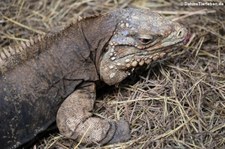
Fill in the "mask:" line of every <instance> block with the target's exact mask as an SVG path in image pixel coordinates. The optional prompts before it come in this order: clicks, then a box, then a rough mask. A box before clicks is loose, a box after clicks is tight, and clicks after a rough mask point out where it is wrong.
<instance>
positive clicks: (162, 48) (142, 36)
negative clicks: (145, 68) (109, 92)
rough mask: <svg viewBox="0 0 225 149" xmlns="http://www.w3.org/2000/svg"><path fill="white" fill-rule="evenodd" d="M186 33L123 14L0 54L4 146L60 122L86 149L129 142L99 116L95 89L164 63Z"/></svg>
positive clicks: (122, 130) (145, 14)
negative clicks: (160, 61)
mask: <svg viewBox="0 0 225 149" xmlns="http://www.w3.org/2000/svg"><path fill="white" fill-rule="evenodd" d="M186 38H187V30H186V29H185V28H184V27H183V26H181V25H179V24H178V23H176V22H172V21H169V20H166V19H165V18H163V17H162V16H160V15H159V14H157V13H154V12H151V11H149V10H141V9H132V8H129V9H118V10H115V11H112V12H110V13H108V14H104V15H99V16H96V17H90V18H86V19H82V20H80V21H78V22H77V23H75V24H72V25H70V26H69V27H67V28H66V29H64V30H63V31H61V32H59V33H55V34H51V35H47V36H44V37H39V38H37V39H32V40H30V41H29V42H26V43H23V44H21V45H20V46H17V47H14V48H8V49H4V50H1V52H0V111H1V112H0V120H1V122H0V135H1V138H0V144H1V148H4V149H7V148H17V147H19V146H21V145H23V144H24V143H26V142H28V141H30V140H32V139H33V138H34V137H35V136H36V135H37V134H38V133H40V132H42V131H44V130H45V129H46V128H47V127H48V126H49V125H50V124H52V123H53V122H54V121H56V122H57V126H58V128H59V131H60V133H61V134H62V135H64V136H66V137H68V138H72V139H77V140H81V138H82V137H83V135H84V134H85V136H84V138H83V139H82V142H83V143H90V144H92V143H98V144H100V145H101V144H107V143H117V142H122V141H126V140H128V139H129V138H130V132H129V125H128V123H127V122H125V121H124V120H120V121H112V120H109V119H103V118H100V117H96V116H93V115H92V113H91V111H92V110H93V106H94V102H95V94H96V92H95V82H96V81H99V80H101V81H104V82H105V83H107V84H109V85H114V84H117V83H119V82H121V81H122V80H123V79H125V78H126V77H127V76H128V75H129V74H130V72H131V70H132V69H133V68H136V67H139V66H142V65H144V64H150V63H151V62H153V61H156V60H158V59H162V58H163V57H166V55H167V54H168V53H170V52H174V51H175V49H176V47H178V46H180V45H182V44H183V42H184V41H185V40H186Z"/></svg>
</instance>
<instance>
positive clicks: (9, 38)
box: [0, 0, 225, 149]
mask: <svg viewBox="0 0 225 149" xmlns="http://www.w3.org/2000/svg"><path fill="white" fill-rule="evenodd" d="M218 2H219V1H218ZM182 4H184V3H182V2H181V1H180V0H176V1H172V0H161V1H159V2H148V1H146V0H143V1H141V0H137V1H126V0H120V1H117V0H106V1H103V0H99V1H97V0H96V1H95V0H83V1H73V0H66V1H63V0H55V1H51V0H41V1H35V0H27V1H25V0H18V1H14V0H7V1H1V2H0V12H1V17H0V27H1V30H0V46H1V47H5V46H8V45H9V44H16V43H18V42H20V41H26V40H28V39H29V37H30V36H34V35H37V34H45V33H47V32H51V31H53V32H56V31H59V30H60V29H62V28H63V27H64V26H66V25H68V24H69V23H70V22H73V21H74V20H76V19H77V18H78V16H79V15H82V14H84V15H88V14H93V13H98V12H100V11H102V12H107V11H109V10H111V9H114V8H118V7H122V8H123V7H127V6H131V7H139V8H150V9H152V10H153V11H156V12H159V13H161V14H163V15H165V16H167V17H168V18H170V19H173V20H176V21H179V22H182V23H183V24H185V25H186V26H187V27H188V28H189V29H190V31H191V32H192V33H193V34H192V38H191V40H190V42H189V43H188V45H187V46H186V47H183V49H182V50H180V51H177V53H175V54H173V55H172V56H171V58H168V59H167V60H164V61H160V62H158V63H154V64H153V65H151V66H148V69H146V70H145V71H144V73H141V76H140V77H138V78H139V79H138V81H133V82H135V83H133V84H132V85H129V83H124V84H121V85H119V87H117V88H115V89H114V90H112V91H109V93H107V94H104V95H103V96H99V98H98V100H97V103H96V108H95V110H96V111H95V114H96V115H98V116H101V117H109V118H112V119H115V120H117V119H121V118H124V119H126V120H128V121H129V122H130V126H131V134H132V138H131V140H130V141H128V142H125V143H119V144H115V145H107V146H104V147H102V148H118V149H119V148H139V149H140V148H196V149H198V148H199V149H202V148H207V149H208V148H225V21H224V20H225V11H224V6H208V7H204V6H183V5H182ZM224 5H225V4H224ZM136 78H137V77H136ZM130 80H132V78H131V79H130ZM102 99H104V100H102ZM78 143H79V142H76V141H73V140H69V139H66V138H64V137H63V136H61V135H59V134H58V133H53V134H51V136H49V137H47V138H44V139H42V140H40V141H39V142H37V143H36V144H35V145H34V146H33V147H32V148H34V149H36V148H40V149H42V148H46V149H49V148H60V149H68V148H76V147H77V145H79V144H78ZM79 147H80V148H82V147H83V148H84V147H85V146H83V145H79Z"/></svg>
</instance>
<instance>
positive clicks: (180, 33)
mask: <svg viewBox="0 0 225 149" xmlns="http://www.w3.org/2000/svg"><path fill="white" fill-rule="evenodd" d="M113 15H115V16H114V17H115V18H119V19H117V20H118V24H117V26H116V29H115V31H114V34H113V36H112V37H111V39H110V40H109V43H108V45H107V47H106V49H105V53H104V54H103V55H102V58H101V61H100V68H99V70H100V76H101V78H102V79H103V81H104V82H105V83H107V84H109V85H113V84H117V83H119V82H121V81H122V80H123V79H125V78H126V77H127V76H128V75H129V74H130V72H131V70H132V69H134V68H136V67H140V66H143V65H144V64H150V63H152V62H154V61H157V60H160V59H163V58H164V57H166V56H167V54H168V53H170V52H175V49H176V48H177V47H178V46H181V45H183V44H184V43H185V42H186V40H187V34H188V31H187V29H186V28H184V27H183V26H182V25H180V24H178V23H176V22H172V21H170V20H167V19H166V18H164V17H162V16H160V15H159V14H157V13H155V12H151V11H149V10H140V9H131V8H130V9H125V10H121V12H120V13H114V14H113Z"/></svg>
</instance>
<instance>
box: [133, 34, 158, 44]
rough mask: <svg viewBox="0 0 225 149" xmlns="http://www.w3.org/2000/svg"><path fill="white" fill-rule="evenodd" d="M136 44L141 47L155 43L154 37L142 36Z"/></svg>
mask: <svg viewBox="0 0 225 149" xmlns="http://www.w3.org/2000/svg"><path fill="white" fill-rule="evenodd" d="M137 40H138V42H139V43H140V44H142V45H147V44H150V43H152V42H154V41H155V37H153V36H150V35H144V36H143V35H142V36H139V37H138V38H137Z"/></svg>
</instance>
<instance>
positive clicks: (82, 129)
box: [56, 83, 130, 144]
mask: <svg viewBox="0 0 225 149" xmlns="http://www.w3.org/2000/svg"><path fill="white" fill-rule="evenodd" d="M95 97H96V91H95V84H94V83H85V84H84V85H82V86H81V87H80V88H79V89H77V90H76V91H75V92H73V93H72V94H71V95H70V96H69V97H68V98H67V99H66V100H65V101H64V102H63V103H62V105H61V106H60V108H59V110H58V113H57V118H56V122H57V126H58V128H59V131H60V133H61V134H63V135H64V136H66V137H68V138H72V139H78V140H79V141H81V142H83V143H88V144H89V143H99V144H106V143H117V142H123V141H126V140H128V139H129V138H130V131H129V125H128V123H127V122H126V121H124V120H120V121H118V122H114V121H108V120H106V119H102V118H99V117H92V113H91V111H92V110H93V107H94V101H95ZM82 137H83V138H82Z"/></svg>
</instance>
